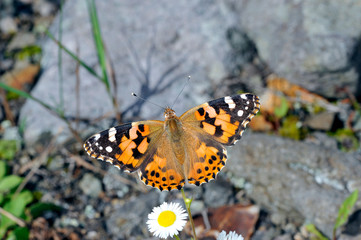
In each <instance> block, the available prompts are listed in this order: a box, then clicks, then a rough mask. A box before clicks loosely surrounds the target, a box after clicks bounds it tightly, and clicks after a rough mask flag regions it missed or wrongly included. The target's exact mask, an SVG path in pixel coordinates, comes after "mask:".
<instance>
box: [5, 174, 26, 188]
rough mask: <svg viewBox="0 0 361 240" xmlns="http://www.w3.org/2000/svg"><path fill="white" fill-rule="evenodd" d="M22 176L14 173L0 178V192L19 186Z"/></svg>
mask: <svg viewBox="0 0 361 240" xmlns="http://www.w3.org/2000/svg"><path fill="white" fill-rule="evenodd" d="M22 181H23V178H21V177H19V176H16V175H9V176H6V177H4V178H3V179H1V180H0V192H7V191H10V190H11V189H13V188H15V187H17V186H19V184H20V183H21V182H22Z"/></svg>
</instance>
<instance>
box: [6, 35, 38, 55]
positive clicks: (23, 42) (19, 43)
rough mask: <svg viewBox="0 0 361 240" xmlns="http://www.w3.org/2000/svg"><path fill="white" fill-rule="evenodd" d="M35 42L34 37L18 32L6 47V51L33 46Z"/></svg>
mask: <svg viewBox="0 0 361 240" xmlns="http://www.w3.org/2000/svg"><path fill="white" fill-rule="evenodd" d="M35 42H36V38H35V35H34V34H33V33H29V32H18V33H17V34H16V35H15V36H14V38H13V39H11V42H10V43H9V45H8V47H7V51H9V52H10V51H13V50H15V49H22V48H24V47H26V46H30V45H34V44H35Z"/></svg>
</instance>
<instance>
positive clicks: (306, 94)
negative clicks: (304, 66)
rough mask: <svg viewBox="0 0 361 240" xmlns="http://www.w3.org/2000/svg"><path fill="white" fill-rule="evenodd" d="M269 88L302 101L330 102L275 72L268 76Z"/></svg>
mask: <svg viewBox="0 0 361 240" xmlns="http://www.w3.org/2000/svg"><path fill="white" fill-rule="evenodd" d="M267 87H268V89H271V90H274V91H279V92H282V93H283V94H285V95H286V96H288V97H291V98H298V99H300V100H301V101H302V102H307V103H317V102H326V103H327V102H328V101H327V100H326V99H325V98H323V97H321V96H319V95H317V94H314V93H311V92H310V91H308V90H306V89H305V88H303V87H301V86H298V85H296V84H293V83H290V82H289V81H288V80H287V79H285V78H281V77H278V76H277V75H275V74H272V75H270V76H269V77H268V78H267Z"/></svg>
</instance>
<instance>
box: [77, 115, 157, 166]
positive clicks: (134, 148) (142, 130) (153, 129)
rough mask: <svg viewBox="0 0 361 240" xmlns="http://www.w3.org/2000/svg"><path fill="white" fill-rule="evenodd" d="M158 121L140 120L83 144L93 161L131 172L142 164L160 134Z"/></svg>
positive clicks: (112, 129)
mask: <svg viewBox="0 0 361 240" xmlns="http://www.w3.org/2000/svg"><path fill="white" fill-rule="evenodd" d="M162 127H163V122H162V121H155V120H154V121H141V122H133V123H127V124H123V125H120V126H117V127H112V128H110V129H108V130H105V131H102V132H100V133H98V134H95V135H93V136H91V137H90V138H89V139H88V140H86V142H85V143H84V149H85V151H86V152H87V153H88V154H89V155H90V156H91V157H93V158H96V159H100V160H104V161H107V162H109V163H111V164H113V165H115V166H116V167H118V168H120V169H122V170H127V171H130V172H133V171H135V170H137V169H138V168H139V167H140V165H141V164H142V163H143V161H144V159H145V157H146V156H147V154H149V152H150V151H151V148H152V147H153V146H154V143H155V142H156V139H157V136H158V135H159V134H160V133H161V131H162Z"/></svg>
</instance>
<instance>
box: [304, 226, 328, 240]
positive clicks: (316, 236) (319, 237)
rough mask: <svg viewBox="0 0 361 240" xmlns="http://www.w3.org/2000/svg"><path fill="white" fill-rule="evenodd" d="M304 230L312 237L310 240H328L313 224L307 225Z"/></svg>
mask: <svg viewBox="0 0 361 240" xmlns="http://www.w3.org/2000/svg"><path fill="white" fill-rule="evenodd" d="M306 230H307V231H309V232H310V233H312V234H313V235H314V237H311V239H312V240H328V238H327V237H325V236H324V235H323V234H322V233H321V232H320V231H318V230H317V228H316V226H315V225H313V224H307V225H306Z"/></svg>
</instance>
